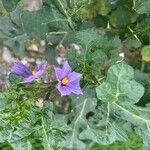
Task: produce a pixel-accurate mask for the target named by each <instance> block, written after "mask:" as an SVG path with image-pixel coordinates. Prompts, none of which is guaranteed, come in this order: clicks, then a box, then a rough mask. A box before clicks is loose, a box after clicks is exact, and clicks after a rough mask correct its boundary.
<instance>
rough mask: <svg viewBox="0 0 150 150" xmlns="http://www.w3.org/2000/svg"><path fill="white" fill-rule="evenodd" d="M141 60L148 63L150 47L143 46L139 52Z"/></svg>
mask: <svg viewBox="0 0 150 150" xmlns="http://www.w3.org/2000/svg"><path fill="white" fill-rule="evenodd" d="M141 54H142V59H143V60H144V61H146V62H149V61H150V45H147V46H144V47H143V48H142V51H141Z"/></svg>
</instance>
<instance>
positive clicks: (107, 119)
mask: <svg viewBox="0 0 150 150" xmlns="http://www.w3.org/2000/svg"><path fill="white" fill-rule="evenodd" d="M109 114H110V103H109V102H108V103H107V116H106V134H107V133H108V123H109Z"/></svg>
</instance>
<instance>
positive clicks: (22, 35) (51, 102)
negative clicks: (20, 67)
mask: <svg viewBox="0 0 150 150" xmlns="http://www.w3.org/2000/svg"><path fill="white" fill-rule="evenodd" d="M1 3H2V4H3V9H4V11H3V12H5V13H3V14H2V16H0V43H1V44H3V45H5V46H8V47H9V48H10V49H12V51H13V52H14V53H15V55H16V56H18V57H20V58H21V57H24V56H25V50H26V47H27V45H28V43H29V42H30V41H31V40H37V41H40V40H45V41H46V47H45V48H46V50H45V56H44V57H45V58H46V60H47V61H48V62H49V63H50V64H51V65H55V66H57V65H58V63H57V62H56V59H55V58H57V56H58V55H59V52H58V51H57V46H58V45H59V44H62V45H64V46H66V47H67V48H68V49H67V54H66V55H67V56H66V57H67V60H68V62H69V64H70V65H71V67H72V68H73V70H75V71H76V72H80V73H81V74H82V80H81V88H82V91H83V95H75V94H71V95H69V96H65V97H61V96H60V93H59V92H58V91H57V88H56V84H57V82H56V81H55V79H54V77H53V76H52V75H53V73H51V72H54V69H53V68H50V70H48V71H47V74H48V75H49V76H50V78H51V80H52V82H50V83H49V84H46V83H44V82H43V81H42V80H40V79H39V80H37V81H36V82H33V83H31V84H20V83H19V82H20V81H21V80H22V79H21V78H20V77H18V76H16V75H13V74H10V76H9V80H10V87H9V88H8V89H7V90H5V91H3V92H1V93H0V143H7V144H8V143H9V145H10V147H12V148H13V149H14V150H15V149H16V150H31V149H34V147H35V143H34V142H33V139H34V140H35V141H36V142H37V143H40V145H41V149H44V150H52V149H54V150H55V149H77V150H80V149H91V148H92V147H90V148H89V143H96V144H98V145H101V146H102V145H103V146H104V145H105V146H106V145H110V144H112V143H114V142H116V141H119V142H126V141H128V134H127V133H128V132H131V133H136V134H137V135H138V136H139V137H140V138H141V139H142V144H143V149H145V150H148V149H149V148H150V107H149V103H150V99H149V98H150V74H149V72H150V67H149V62H150V45H149V44H150V43H149V42H150V28H149V24H150V12H149V11H150V2H149V0H133V1H131V0H101V1H98V0H95V1H90V0H84V1H79V0H73V1H71V0H62V1H61V0H43V5H42V8H40V9H39V10H37V11H27V10H25V9H24V4H23V1H19V0H11V1H8V0H1ZM72 43H76V44H78V45H79V46H80V47H81V53H77V51H76V50H75V49H74V48H71V47H70V45H71V44H72ZM31 91H32V92H31ZM40 99H42V100H43V101H42V102H43V104H42V106H39V104H38V102H39V100H40ZM103 146H102V147H103ZM35 149H36V148H35Z"/></svg>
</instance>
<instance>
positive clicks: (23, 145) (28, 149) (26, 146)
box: [10, 139, 32, 150]
mask: <svg viewBox="0 0 150 150" xmlns="http://www.w3.org/2000/svg"><path fill="white" fill-rule="evenodd" d="M10 145H11V147H12V148H13V150H18V149H19V150H32V145H31V143H30V141H28V140H26V139H22V140H20V141H16V142H13V143H10Z"/></svg>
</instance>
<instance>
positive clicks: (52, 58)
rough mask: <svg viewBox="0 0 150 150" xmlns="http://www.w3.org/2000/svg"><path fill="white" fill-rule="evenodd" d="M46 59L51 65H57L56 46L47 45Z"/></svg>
mask: <svg viewBox="0 0 150 150" xmlns="http://www.w3.org/2000/svg"><path fill="white" fill-rule="evenodd" d="M45 58H46V60H47V62H48V63H49V64H53V65H56V64H57V61H56V59H57V49H56V47H55V46H53V45H52V46H51V45H49V44H47V45H46V50H45Z"/></svg>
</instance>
